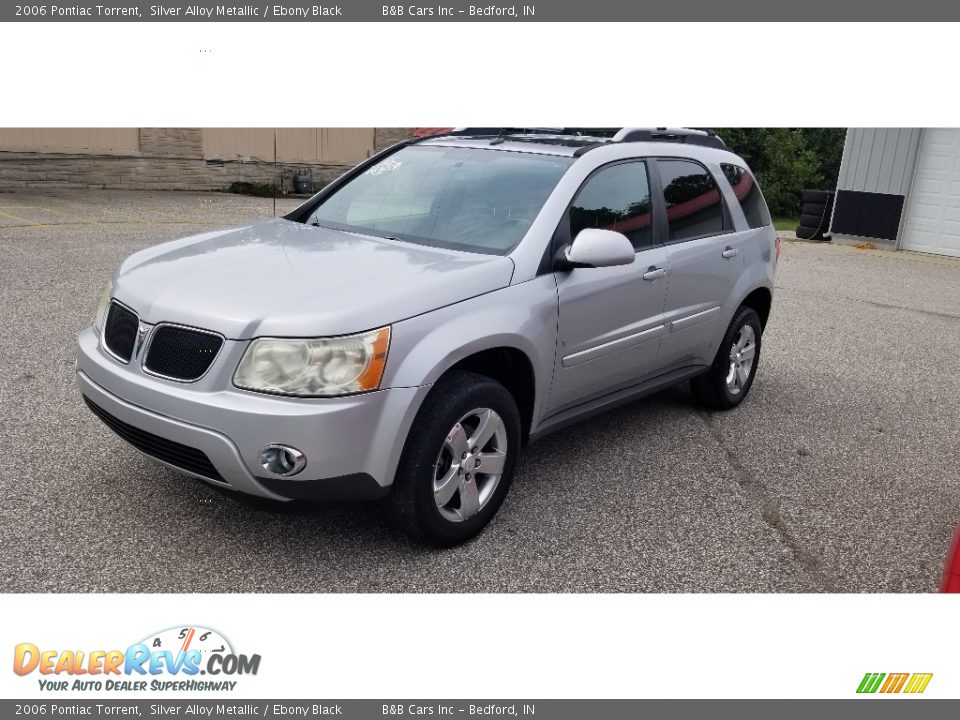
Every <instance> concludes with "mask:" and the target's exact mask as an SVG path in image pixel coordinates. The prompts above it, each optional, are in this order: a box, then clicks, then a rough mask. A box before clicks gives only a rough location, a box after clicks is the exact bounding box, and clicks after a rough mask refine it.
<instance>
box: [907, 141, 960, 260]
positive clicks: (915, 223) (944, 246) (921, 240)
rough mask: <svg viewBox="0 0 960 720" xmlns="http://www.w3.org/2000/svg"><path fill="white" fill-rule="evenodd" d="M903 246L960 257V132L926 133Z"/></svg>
mask: <svg viewBox="0 0 960 720" xmlns="http://www.w3.org/2000/svg"><path fill="white" fill-rule="evenodd" d="M900 246H901V247H902V248H904V249H905V250H919V251H920V252H928V253H937V254H938V255H956V256H960V130H958V129H939V128H928V129H925V130H924V131H923V135H922V136H921V139H920V156H919V157H918V159H917V172H916V175H915V176H914V180H913V189H912V190H911V192H910V197H909V198H908V199H907V212H906V217H905V219H904V222H903V237H902V240H901V243H900Z"/></svg>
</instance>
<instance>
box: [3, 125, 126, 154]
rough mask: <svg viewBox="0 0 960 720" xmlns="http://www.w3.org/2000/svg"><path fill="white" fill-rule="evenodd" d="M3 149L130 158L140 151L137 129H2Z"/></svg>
mask: <svg viewBox="0 0 960 720" xmlns="http://www.w3.org/2000/svg"><path fill="white" fill-rule="evenodd" d="M0 149H2V150H11V151H25V152H76V153H110V154H121V155H122V154H128V153H136V152H139V151H140V133H139V130H138V129H137V128H0Z"/></svg>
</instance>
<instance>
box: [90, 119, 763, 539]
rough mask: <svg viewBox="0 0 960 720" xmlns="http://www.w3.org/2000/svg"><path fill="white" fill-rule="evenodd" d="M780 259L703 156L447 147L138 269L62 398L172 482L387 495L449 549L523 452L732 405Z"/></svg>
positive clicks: (624, 134)
mask: <svg viewBox="0 0 960 720" xmlns="http://www.w3.org/2000/svg"><path fill="white" fill-rule="evenodd" d="M779 250H780V248H779V242H778V240H777V237H776V233H775V232H774V229H773V226H772V224H771V221H770V215H769V213H768V211H767V208H766V205H765V203H764V201H763V197H762V195H761V192H760V189H759V187H758V186H757V183H756V180H755V179H754V177H753V175H752V174H751V172H750V170H749V169H748V168H747V166H746V164H745V163H744V162H743V160H741V159H740V158H739V157H737V156H736V155H734V154H733V153H731V152H729V151H728V150H726V148H725V145H724V144H723V142H722V141H721V140H720V139H719V138H718V137H717V136H716V135H715V134H713V133H711V132H706V131H696V130H686V129H663V128H657V129H638V128H632V129H631V128H624V129H622V130H619V131H610V132H600V131H597V132H594V133H593V134H585V133H582V132H576V131H573V130H569V129H563V130H555V131H550V130H518V129H507V128H499V129H461V130H457V131H453V132H451V133H449V134H447V135H444V136H438V137H433V138H429V139H426V140H413V141H409V142H406V143H401V144H400V145H398V146H395V147H393V148H390V149H389V150H386V151H384V152H382V153H380V154H379V155H376V156H374V157H372V158H370V159H369V160H368V161H366V162H364V163H362V164H361V165H359V166H358V167H356V168H354V169H353V170H351V171H350V172H348V173H347V174H345V175H344V176H343V177H341V178H340V179H338V180H336V181H335V182H333V183H332V184H331V185H329V186H328V187H326V188H325V189H324V190H322V191H321V192H320V193H318V194H317V195H315V196H314V197H313V198H311V199H310V200H308V201H307V202H306V203H304V204H303V205H302V206H300V207H299V208H298V209H297V210H295V211H293V212H292V213H291V214H289V215H288V216H286V217H285V218H282V219H275V220H269V221H266V222H260V223H257V224H254V225H249V226H246V227H240V228H236V229H228V230H219V231H216V232H207V233H202V234H200V235H195V236H192V237H187V238H184V239H182V240H176V241H174V242H169V243H165V244H162V245H158V246H156V247H152V248H148V249H146V250H142V251H140V252H138V253H135V254H134V255H132V256H131V257H129V258H128V259H127V260H126V261H124V262H123V264H122V265H121V266H120V267H119V269H118V270H117V271H116V273H115V274H114V276H113V279H112V282H111V283H110V284H109V285H108V286H107V289H106V290H105V292H104V293H103V297H102V299H101V301H100V306H99V308H98V311H97V314H96V320H95V322H94V325H93V327H91V328H89V329H87V330H84V331H83V332H82V333H81V334H80V337H79V356H78V361H77V377H78V383H79V387H80V391H81V392H82V394H83V398H84V400H85V401H86V403H87V404H88V405H89V407H90V408H91V410H93V412H94V413H96V415H97V416H98V417H100V419H101V420H102V421H103V422H104V423H105V424H106V425H107V426H109V427H110V428H111V429H112V430H113V431H114V432H116V433H117V434H118V435H120V436H121V437H122V438H123V439H124V440H126V441H127V442H129V443H130V444H131V445H133V446H134V447H135V448H137V449H138V450H140V451H142V452H143V453H146V454H147V455H149V456H151V457H153V458H155V459H157V460H159V461H161V462H163V463H165V464H166V465H168V466H170V467H172V468H175V469H177V470H179V471H182V472H185V473H187V474H189V475H192V476H194V477H197V478H201V479H203V480H205V481H207V482H209V483H214V484H216V485H219V486H221V487H225V488H230V489H233V490H235V491H238V492H243V493H251V494H253V495H259V496H262V497H266V498H273V499H277V500H283V499H297V498H333V497H338V498H342V497H354V498H356V497H360V498H375V497H380V496H386V495H389V496H390V502H391V503H392V506H393V508H394V510H395V514H396V517H397V518H398V520H399V521H400V523H401V524H402V526H403V527H404V528H405V529H406V530H407V532H409V533H410V534H411V535H412V536H413V537H414V538H417V539H419V540H420V541H423V542H426V543H430V544H433V545H439V546H445V545H453V544H455V543H459V542H462V541H464V540H466V539H467V538H469V537H471V536H472V535H474V534H476V533H477V532H479V531H480V530H481V529H482V528H483V527H484V526H485V525H486V524H487V523H488V522H489V521H490V519H491V518H492V517H493V515H494V514H495V513H496V512H497V509H498V508H499V506H500V504H501V503H502V502H503V499H504V496H505V495H506V494H507V490H508V487H509V485H510V481H511V476H512V474H513V470H514V465H515V463H516V460H517V455H518V454H519V452H520V450H521V448H522V447H523V446H524V445H525V444H526V443H529V442H531V441H532V440H535V439H536V438H539V437H542V436H543V435H545V434H546V433H549V432H551V431H553V430H556V429H557V428H560V427H563V426H565V425H567V424H569V423H571V422H573V421H576V420H580V419H582V418H584V417H586V416H588V415H591V414H594V413H597V412H600V411H603V410H605V409H608V408H610V407H612V406H615V405H617V404H620V403H623V402H626V401H629V400H632V399H635V398H637V397H639V396H642V395H645V394H649V393H651V392H653V391H656V390H659V389H662V388H664V387H667V386H670V385H673V384H677V383H680V382H683V381H689V382H690V385H691V387H692V390H693V394H694V396H695V397H696V398H697V399H698V400H699V401H700V402H702V403H704V404H706V405H708V406H710V407H712V408H717V409H728V408H733V407H735V406H736V405H738V404H739V403H740V402H741V401H742V400H743V398H744V396H745V395H746V394H747V392H748V391H749V390H750V387H751V384H752V382H753V379H754V376H755V374H756V371H757V365H758V362H759V359H760V340H761V336H762V333H763V329H764V325H765V323H766V321H767V317H768V315H769V313H770V304H771V300H772V289H773V276H774V270H775V266H776V262H777V259H778V255H779ZM624 432H625V433H628V432H629V429H628V428H625V429H624Z"/></svg>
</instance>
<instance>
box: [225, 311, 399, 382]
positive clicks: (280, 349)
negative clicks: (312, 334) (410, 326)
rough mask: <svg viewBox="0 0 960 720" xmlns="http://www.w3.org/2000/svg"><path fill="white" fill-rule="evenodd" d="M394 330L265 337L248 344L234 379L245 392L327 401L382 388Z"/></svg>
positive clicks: (383, 329) (382, 329)
mask: <svg viewBox="0 0 960 720" xmlns="http://www.w3.org/2000/svg"><path fill="white" fill-rule="evenodd" d="M389 345H390V328H388V327H385V328H380V329H379V330H373V331H371V332H368V333H363V334H361V335H347V336H343V337H335V338H317V339H316V340H295V339H288V338H261V339H259V340H254V341H253V342H252V343H250V347H248V348H247V351H246V352H245V353H244V354H243V359H242V360H241V361H240V364H239V365H238V366H237V372H236V373H234V375H233V384H234V385H236V386H237V387H238V388H243V389H244V390H256V391H259V392H268V393H277V394H278V395H297V396H300V397H329V396H331V395H347V394H349V393H358V392H366V391H368V390H376V389H378V388H379V387H380V380H381V379H382V378H383V368H384V366H385V365H386V363H387V347H388V346H389Z"/></svg>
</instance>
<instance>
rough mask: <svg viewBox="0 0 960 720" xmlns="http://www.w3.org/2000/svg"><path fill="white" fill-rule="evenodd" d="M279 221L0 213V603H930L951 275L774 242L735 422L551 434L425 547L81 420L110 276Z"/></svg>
mask: <svg viewBox="0 0 960 720" xmlns="http://www.w3.org/2000/svg"><path fill="white" fill-rule="evenodd" d="M295 204H296V202H295V201H291V200H281V201H280V202H279V203H278V206H279V211H280V212H283V211H285V210H287V209H289V208H291V207H293V206H294V205H295ZM272 214H273V205H272V201H271V200H269V199H259V198H248V197H240V196H234V195H227V194H216V193H208V194H201V193H170V192H167V193H161V192H154V193H148V192H113V191H77V190H60V191H29V192H15V193H0V252H2V255H0V321H2V327H3V328H4V331H3V334H2V336H0V337H2V339H0V368H2V369H3V371H2V373H0V408H2V410H0V434H2V438H3V457H4V462H3V463H2V464H0V491H2V499H0V590H2V591H3V592H46V591H49V592H345V591H357V592H394V591H403V592H422V591H428V592H437V591H439V592H461V591H474V592H499V591H503V592H513V591H523V592H567V591H576V592H930V591H934V590H936V588H937V585H938V582H939V577H940V571H941V569H942V564H943V560H944V556H945V553H946V551H947V548H948V545H949V541H950V537H951V534H952V532H953V528H954V526H955V525H956V524H957V523H958V522H960V470H958V468H960V402H958V389H960V353H958V350H960V261H957V260H951V259H948V258H937V257H931V256H923V255H919V254H915V253H887V252H880V251H875V250H869V249H855V248H849V247H839V246H835V245H832V244H811V243H800V242H791V243H785V244H784V247H783V256H782V259H781V262H780V267H779V272H778V276H777V283H776V284H777V287H776V294H775V299H774V307H773V312H772V315H771V317H770V322H769V326H768V329H767V332H766V333H765V334H764V338H763V354H762V360H761V363H760V369H759V372H758V376H757V379H756V382H755V384H754V386H753V389H752V391H751V395H750V397H749V398H748V400H747V401H746V402H745V403H744V404H743V405H742V406H741V407H740V408H738V409H737V410H735V411H733V412H730V413H722V414H713V413H706V412H703V411H701V410H699V409H697V408H696V407H695V406H694V405H693V404H692V402H691V399H690V396H689V392H688V391H687V390H686V389H685V388H678V389H675V390H671V391H668V392H664V393H661V394H659V395H656V396H654V397H652V398H649V399H647V400H645V401H640V402H637V403H635V404H633V405H630V406H627V407H624V408H621V409H619V410H616V411H614V412H611V413H608V414H606V415H603V416H601V417H599V418H597V419H594V420H591V421H589V422H587V423H584V424H581V425H578V426H574V427H572V428H570V429H568V430H565V431H563V432H560V433H557V434H555V435H552V436H549V437H548V438H546V439H544V440H542V441H541V442H539V443H536V444H534V445H533V446H531V447H530V448H529V449H528V450H527V451H526V453H525V454H524V456H523V458H522V461H521V465H520V467H519V470H518V473H517V477H516V479H515V481H514V485H513V487H512V489H511V492H510V495H509V496H508V497H507V500H506V502H505V503H504V505H503V507H502V508H501V510H500V513H499V515H498V517H497V518H496V519H495V520H494V522H493V523H492V524H491V525H490V527H489V528H488V529H487V530H486V531H485V532H484V533H483V534H482V535H481V536H480V537H479V538H477V539H476V540H475V541H472V542H470V543H468V544H466V545H465V546H462V547H459V548H455V549H452V550H443V551H438V550H428V549H424V548H421V547H418V546H415V545H412V544H410V543H409V542H408V541H407V540H406V539H405V538H404V537H402V536H401V535H399V534H398V533H397V532H396V531H394V530H393V528H392V527H391V525H390V523H389V518H388V516H387V514H386V512H385V511H384V508H383V507H381V506H379V505H376V504H372V505H371V504H361V503H358V504H336V505H295V506H290V505H276V506H275V505H272V504H265V503H258V502H249V501H242V500H240V499H237V498H235V497H233V496H230V495H227V494H224V493H222V492H219V491H217V490H215V489H213V488H210V487H208V486H207V485H205V484H203V483H201V482H198V481H196V480H192V479H190V478H187V477H184V476H180V475H178V474H176V473H175V472H172V471H170V470H167V469H165V468H164V467H162V466H159V465H157V464H155V463H153V462H152V461H150V460H148V459H146V458H144V457H142V456H141V455H139V454H138V453H137V452H136V451H134V450H133V449H131V448H130V447H128V446H127V445H125V444H124V443H123V442H122V441H121V440H119V439H118V438H117V437H115V436H114V435H112V434H111V433H110V432H109V431H108V430H107V429H106V428H105V427H104V426H103V425H102V424H101V423H100V422H99V421H98V420H97V419H96V418H95V417H94V416H93V415H92V414H91V413H90V412H89V411H88V410H87V408H86V407H85V406H84V405H83V404H82V402H81V400H80V396H79V394H78V392H77V390H76V387H75V384H74V368H73V363H74V343H75V338H76V335H77V333H78V332H79V331H80V330H81V329H82V328H83V327H85V326H87V325H89V324H90V323H91V321H92V317H93V312H94V308H95V305H96V301H97V297H98V295H99V293H100V291H101V289H102V287H103V285H104V283H105V281H106V279H107V278H108V277H109V275H110V274H111V272H112V271H113V269H114V268H115V267H116V265H117V264H118V263H119V262H120V261H121V260H122V259H123V258H124V257H125V256H127V255H129V254H130V253H132V252H134V251H136V250H139V249H141V248H143V247H146V246H149V245H152V244H155V243H158V242H161V241H163V240H166V239H172V238H176V237H181V236H183V235H186V234H189V233H192V232H200V231H202V230H204V229H207V228H213V227H220V226H225V225H237V224H241V223H244V222H249V221H251V220H254V219H262V218H268V217H271V216H272Z"/></svg>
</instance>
